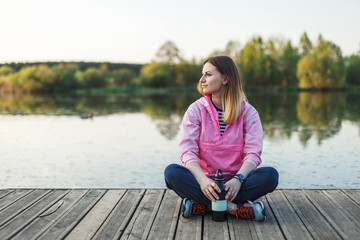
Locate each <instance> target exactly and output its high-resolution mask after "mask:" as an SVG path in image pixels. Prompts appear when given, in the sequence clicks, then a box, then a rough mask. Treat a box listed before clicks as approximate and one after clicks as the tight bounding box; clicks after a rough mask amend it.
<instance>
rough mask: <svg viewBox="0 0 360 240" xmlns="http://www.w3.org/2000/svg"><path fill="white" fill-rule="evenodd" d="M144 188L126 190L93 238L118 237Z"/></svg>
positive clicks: (136, 205)
mask: <svg viewBox="0 0 360 240" xmlns="http://www.w3.org/2000/svg"><path fill="white" fill-rule="evenodd" d="M144 193H145V190H128V191H127V192H126V194H125V195H124V197H123V198H122V199H121V200H120V202H118V204H117V205H116V206H115V208H114V210H113V211H112V212H111V214H110V215H109V217H108V218H107V219H106V221H105V222H104V224H103V225H102V226H101V228H100V229H99V231H98V232H97V233H96V234H95V236H94V238H93V239H119V238H120V236H121V235H122V234H123V232H124V230H125V228H126V226H127V225H128V224H129V222H130V220H131V217H132V216H133V215H134V213H135V210H136V208H137V207H138V204H139V202H140V201H141V199H142V197H143V196H144Z"/></svg>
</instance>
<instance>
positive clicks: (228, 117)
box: [197, 56, 246, 124]
mask: <svg viewBox="0 0 360 240" xmlns="http://www.w3.org/2000/svg"><path fill="white" fill-rule="evenodd" d="M206 63H211V64H212V65H214V66H215V67H216V69H217V70H218V71H219V72H220V73H221V74H222V75H224V76H225V77H226V78H227V79H228V83H227V84H226V85H225V90H224V91H223V94H222V96H221V100H222V108H223V110H224V122H225V123H226V124H232V123H234V122H236V120H237V118H238V117H239V115H240V113H241V103H242V102H243V101H246V96H245V93H244V90H243V87H242V81H241V77H240V71H239V69H238V67H237V66H236V64H235V63H234V61H233V60H232V59H231V58H230V57H228V56H213V57H210V58H208V59H207V60H205V61H204V65H205V64H206ZM197 89H198V91H199V92H200V93H201V94H202V95H204V96H209V97H210V96H211V95H207V94H205V93H204V92H203V90H202V87H201V83H200V82H199V83H198V85H197Z"/></svg>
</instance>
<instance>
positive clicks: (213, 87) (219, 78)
mask: <svg viewBox="0 0 360 240" xmlns="http://www.w3.org/2000/svg"><path fill="white" fill-rule="evenodd" d="M200 83H201V87H202V90H203V92H204V94H206V95H215V96H217V97H220V96H221V94H222V91H223V90H224V86H225V85H226V84H227V83H228V80H227V79H226V77H225V76H224V75H222V74H221V73H220V72H219V71H218V70H217V69H216V67H215V66H214V65H212V64H211V63H209V62H207V63H205V64H204V66H203V70H202V77H201V78H200Z"/></svg>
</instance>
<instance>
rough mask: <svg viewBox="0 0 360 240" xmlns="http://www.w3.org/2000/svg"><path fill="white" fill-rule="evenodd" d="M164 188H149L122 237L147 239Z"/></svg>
mask: <svg viewBox="0 0 360 240" xmlns="http://www.w3.org/2000/svg"><path fill="white" fill-rule="evenodd" d="M163 195H164V190H147V191H146V193H145V195H144V197H143V199H142V200H141V202H140V205H139V207H138V208H137V209H136V211H135V214H134V216H133V218H132V219H131V221H130V223H129V225H128V226H127V227H126V229H125V232H124V234H123V235H122V236H121V238H120V239H147V237H148V235H149V232H150V229H151V226H152V223H153V222H154V219H155V216H156V214H157V212H158V210H159V206H160V203H161V201H162V199H163Z"/></svg>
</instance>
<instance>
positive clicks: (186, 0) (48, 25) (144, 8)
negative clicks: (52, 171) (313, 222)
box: [0, 0, 360, 63]
mask: <svg viewBox="0 0 360 240" xmlns="http://www.w3.org/2000/svg"><path fill="white" fill-rule="evenodd" d="M359 11H360V1H358V0H302V1H300V0H298V1H289V0H272V1H265V0H252V1H250V0H247V1H243V0H221V1H219V0H217V1H214V0H207V1H203V0H181V1H179V0H178V1H174V0H151V1H150V0H127V1H123V0H97V1H95V0H57V1H54V0H0V63H9V62H33V61H96V62H103V61H107V62H122V63H147V62H150V61H151V60H152V59H154V57H155V54H156V52H157V50H158V49H159V48H160V46H161V45H162V44H163V43H165V42H166V41H168V40H170V41H172V42H174V43H175V44H176V46H177V47H178V48H179V49H180V51H181V54H182V56H183V57H184V58H185V59H188V60H190V59H192V58H195V59H202V58H205V57H207V56H209V54H211V53H212V52H213V51H214V50H221V49H224V48H225V46H226V43H227V42H228V41H230V40H232V41H238V42H239V43H240V45H241V46H244V45H245V44H246V42H247V41H249V40H250V39H251V38H252V37H254V36H261V37H262V38H263V39H264V40H267V39H269V38H271V37H276V38H282V39H284V40H291V42H292V44H293V45H296V46H298V44H299V39H300V36H301V35H302V34H303V33H304V32H305V31H306V32H307V34H308V36H309V38H310V39H311V40H312V41H313V42H316V40H317V39H318V36H319V34H321V35H322V36H323V38H324V39H325V40H330V41H332V42H334V43H335V44H336V45H338V46H339V47H340V48H341V49H342V50H343V55H350V54H353V53H357V52H358V51H359V50H360V14H359Z"/></svg>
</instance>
